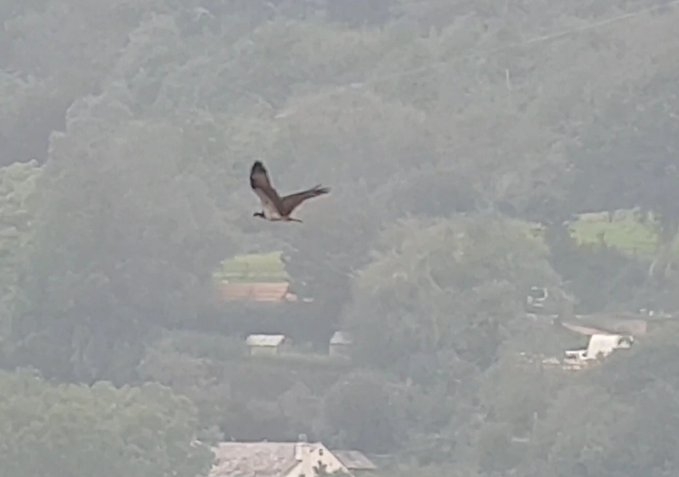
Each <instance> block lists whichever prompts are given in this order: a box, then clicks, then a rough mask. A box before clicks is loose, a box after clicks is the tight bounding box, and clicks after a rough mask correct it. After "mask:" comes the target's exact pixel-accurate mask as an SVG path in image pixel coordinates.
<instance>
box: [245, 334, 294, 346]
mask: <svg viewBox="0 0 679 477" xmlns="http://www.w3.org/2000/svg"><path fill="white" fill-rule="evenodd" d="M283 341H285V335H250V336H248V337H247V338H246V340H245V343H246V344H247V345H248V346H279V345H280V344H282V343H283Z"/></svg>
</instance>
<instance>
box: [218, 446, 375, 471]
mask: <svg viewBox="0 0 679 477" xmlns="http://www.w3.org/2000/svg"><path fill="white" fill-rule="evenodd" d="M213 451H214V454H215V461H214V465H213V467H212V470H211V471H210V477H315V476H316V475H317V474H318V471H319V470H322V471H325V472H326V473H333V472H340V473H344V474H347V475H349V476H353V477H359V476H361V477H362V476H363V475H364V474H367V473H370V472H372V471H374V470H376V469H377V467H376V466H375V464H373V463H372V462H371V461H370V460H369V459H368V458H367V457H366V456H365V455H363V454H362V453H361V452H358V451H330V450H329V449H328V448H326V447H325V446H324V445H323V444H321V443H320V442H316V443H311V442H222V443H220V444H218V445H217V446H216V447H215V448H214V449H213Z"/></svg>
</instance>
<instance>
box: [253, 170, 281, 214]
mask: <svg viewBox="0 0 679 477" xmlns="http://www.w3.org/2000/svg"><path fill="white" fill-rule="evenodd" d="M250 187H252V190H253V191H255V194H257V196H258V197H259V198H260V200H261V201H262V205H263V206H265V207H267V206H268V207H274V208H275V209H276V211H277V212H278V213H280V210H281V207H282V201H281V198H280V197H279V196H278V192H276V189H274V188H273V186H272V185H271V181H270V180H269V174H268V172H267V171H266V168H265V167H264V164H262V163H261V161H255V163H254V164H253V165H252V169H250Z"/></svg>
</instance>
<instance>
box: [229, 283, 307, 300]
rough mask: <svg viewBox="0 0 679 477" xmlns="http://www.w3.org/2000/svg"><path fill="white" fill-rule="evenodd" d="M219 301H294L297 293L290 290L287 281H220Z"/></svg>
mask: <svg viewBox="0 0 679 477" xmlns="http://www.w3.org/2000/svg"><path fill="white" fill-rule="evenodd" d="M218 290H219V298H220V300H221V301H254V302H288V301H290V302H294V301H297V295H295V294H294V293H292V292H290V284H289V283H287V282H252V283H240V282H238V283H228V282H225V283H220V284H219V285H218Z"/></svg>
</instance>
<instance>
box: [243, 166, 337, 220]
mask: <svg viewBox="0 0 679 477" xmlns="http://www.w3.org/2000/svg"><path fill="white" fill-rule="evenodd" d="M250 187H252V190H253V191H254V192H255V194H257V197H259V200H260V201H261V202H262V211H261V212H255V213H254V214H252V215H253V216H254V217H260V218H262V219H266V220H270V221H282V222H301V220H299V219H296V218H294V217H290V214H291V213H292V211H293V210H295V209H296V208H297V207H298V206H299V204H301V203H302V202H304V201H305V200H307V199H311V198H312V197H318V196H319V195H323V194H327V193H328V192H330V189H329V188H328V187H321V186H320V185H317V186H315V187H312V188H311V189H307V190H304V191H301V192H296V193H294V194H290V195H286V196H285V197H280V196H279V195H278V192H276V189H274V187H273V186H272V185H271V181H270V180H269V174H268V172H267V171H266V168H265V167H264V164H262V162H261V161H255V163H254V164H253V165H252V169H251V170H250Z"/></svg>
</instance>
